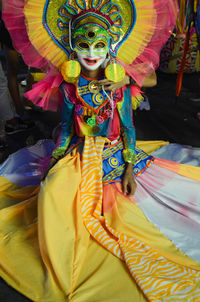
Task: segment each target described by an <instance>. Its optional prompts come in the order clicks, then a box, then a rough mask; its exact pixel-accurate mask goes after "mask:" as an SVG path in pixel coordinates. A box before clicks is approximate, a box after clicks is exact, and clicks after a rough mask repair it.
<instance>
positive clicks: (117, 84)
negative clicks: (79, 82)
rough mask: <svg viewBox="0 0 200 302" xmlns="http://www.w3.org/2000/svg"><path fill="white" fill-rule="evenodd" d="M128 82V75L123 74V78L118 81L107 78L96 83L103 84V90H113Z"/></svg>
mask: <svg viewBox="0 0 200 302" xmlns="http://www.w3.org/2000/svg"><path fill="white" fill-rule="evenodd" d="M129 83H130V78H129V76H128V75H125V77H124V79H123V80H122V81H120V82H113V81H109V80H107V79H104V80H101V81H98V84H99V85H101V86H104V88H105V90H107V91H111V92H114V91H115V90H117V89H119V88H122V87H123V86H125V85H128V84H129Z"/></svg>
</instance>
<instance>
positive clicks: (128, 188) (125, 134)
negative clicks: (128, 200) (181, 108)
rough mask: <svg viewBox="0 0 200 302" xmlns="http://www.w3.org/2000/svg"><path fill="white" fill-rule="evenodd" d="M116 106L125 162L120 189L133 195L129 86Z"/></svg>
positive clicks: (132, 151) (133, 141) (133, 155)
mask: <svg viewBox="0 0 200 302" xmlns="http://www.w3.org/2000/svg"><path fill="white" fill-rule="evenodd" d="M117 108H118V112H119V116H120V122H121V134H122V138H123V143H124V150H123V153H122V155H123V158H124V161H125V162H126V168H125V172H124V176H123V181H122V189H123V192H124V193H125V194H126V195H133V194H134V193H135V190H136V183H135V180H134V178H133V169H132V167H133V165H134V164H135V159H136V153H135V143H136V136H135V128H134V126H133V122H132V104H131V92H130V88H127V89H126V90H125V91H124V97H123V99H122V101H121V102H118V103H117Z"/></svg>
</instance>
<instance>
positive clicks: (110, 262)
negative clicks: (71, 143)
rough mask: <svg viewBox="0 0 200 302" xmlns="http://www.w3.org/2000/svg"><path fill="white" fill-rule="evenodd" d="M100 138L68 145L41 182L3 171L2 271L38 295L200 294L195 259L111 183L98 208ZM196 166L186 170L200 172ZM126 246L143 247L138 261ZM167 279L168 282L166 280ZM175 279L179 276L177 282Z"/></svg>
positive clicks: (84, 301)
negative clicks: (24, 181) (27, 182)
mask: <svg viewBox="0 0 200 302" xmlns="http://www.w3.org/2000/svg"><path fill="white" fill-rule="evenodd" d="M102 145H103V141H102V142H101V141H96V142H94V141H93V139H92V140H91V139H90V138H89V139H88V141H87V140H86V143H85V150H84V153H83V155H82V156H80V154H79V153H78V152H77V150H76V149H75V150H73V152H72V153H70V154H68V155H67V156H66V157H65V158H63V159H62V160H60V161H59V162H58V163H57V164H56V166H54V167H53V168H52V169H51V171H50V173H49V174H48V176H47V178H46V180H45V181H44V182H43V183H41V185H40V187H38V186H28V187H23V186H19V185H15V184H13V183H11V181H9V180H8V179H6V178H5V177H3V176H1V177H0V236H1V238H0V276H1V277H2V278H3V279H4V280H5V281H6V282H7V283H8V284H9V285H11V286H12V287H14V288H15V289H16V290H18V291H19V292H21V293H22V294H24V295H25V296H27V297H28V298H29V299H31V300H32V301H38V302H43V301H44V302H64V301H71V302H95V301H99V302H106V301H108V302H118V301H119V302H122V301H123V302H126V301H127V302H130V301H134V302H144V301H155V302H158V301H170V302H171V301H174V302H177V301H196V302H198V301H200V290H199V280H200V279H199V277H200V274H199V270H200V264H199V263H198V262H196V261H195V260H193V259H192V258H190V257H188V256H187V255H186V254H184V253H183V252H181V251H180V250H179V249H177V247H176V246H175V245H174V244H173V243H172V241H170V240H169V239H167V238H166V237H165V236H164V235H163V234H162V233H161V232H160V231H159V230H158V228H156V227H155V226H154V225H153V224H152V223H151V222H150V221H149V220H148V219H147V218H146V217H145V215H144V214H143V212H142V210H141V209H140V208H139V206H138V205H137V204H136V203H135V202H134V200H132V202H131V201H130V200H129V199H128V198H126V197H125V196H124V195H123V194H121V192H119V190H118V188H117V187H116V188H114V187H112V186H110V185H108V186H110V188H112V191H113V190H116V191H115V192H113V194H114V197H113V198H114V199H115V202H114V203H112V210H110V208H109V210H108V208H107V210H106V207H105V206H104V210H103V202H105V201H104V200H103V194H104V191H105V188H103V187H102V184H101V183H100V182H99V183H98V181H99V179H100V178H101V176H102V175H101V174H100V172H99V171H101V169H99V170H98V171H92V168H93V167H94V168H95V167H96V165H95V164H94V161H95V160H97V162H96V163H98V162H99V163H100V160H101V157H100V155H101V150H102V149H101V148H102ZM96 146H97V147H96ZM87 148H88V149H87ZM88 167H89V168H90V169H91V170H90V169H89V172H90V173H91V174H90V173H89V172H87V171H88ZM99 168H101V167H99ZM182 169H183V168H182ZM196 169H197V168H191V170H190V173H191V172H192V171H194V172H195V173H196V175H197V170H196ZM169 170H170V169H169ZM88 173H89V174H88ZM92 175H96V178H94V179H91V178H92ZM88 179H89V180H90V181H89V185H91V186H92V189H91V188H90V187H87V186H89V185H88ZM198 181H199V180H198ZM96 183H98V185H97V186H96V185H94V184H96ZM95 186H96V187H95ZM93 187H95V189H94V190H93ZM106 190H109V189H108V187H107V189H106ZM89 195H90V196H89ZM97 195H98V198H97ZM88 196H89V197H88ZM99 196H100V197H101V198H99ZM108 196H110V197H111V196H112V192H111V194H110V195H108ZM88 198H89V199H88ZM98 211H99V212H98ZM95 223H97V224H98V225H95ZM100 228H102V232H101V233H100V235H99V234H98V230H100ZM104 233H105V234H104ZM125 237H126V238H125ZM102 238H103V239H102ZM109 240H110V243H111V244H110V243H109ZM141 244H142V246H141ZM141 249H143V253H144V254H145V256H146V255H147V254H148V257H147V258H145V259H144V258H143V255H142V250H141ZM128 253H130V254H131V257H132V256H134V257H135V255H136V254H137V253H138V254H140V255H139V257H137V261H140V263H139V264H138V263H134V260H133V259H132V258H130V257H129V256H128ZM130 259H131V260H130ZM134 259H135V258H134ZM150 260H151V263H152V261H153V264H152V266H150ZM142 261H144V262H143V263H142ZM168 263H169V266H168ZM133 264H134V265H133ZM162 265H163V266H165V265H166V266H167V270H166V271H165V270H162V271H161V270H160V269H161V267H162ZM132 266H134V269H135V268H136V267H137V269H136V270H134V269H133V270H132ZM154 266H155V267H156V270H154V269H153V267H154ZM169 270H171V271H170V273H169ZM146 271H148V274H147V275H146V276H145V274H146ZM158 271H159V274H157V272H158ZM173 271H174V272H175V273H174V276H172V279H170V278H171V277H170V276H171V275H173V274H172V272H173ZM176 271H177V274H176ZM156 274H157V275H156ZM161 275H162V276H161ZM156 278H157V279H156ZM167 279H169V283H171V284H172V286H170V285H169V284H167V282H166V284H164V283H163V280H165V281H167ZM147 280H148V282H146V281H147ZM156 280H157V281H156ZM177 280H182V281H184V284H181V282H180V284H179V285H178V286H177V287H176V286H175V284H176V282H177ZM147 283H148V284H147ZM157 283H160V284H161V283H162V286H161V288H159V287H158V286H159V285H158V284H157ZM182 285H184V288H183V287H181V286H182ZM191 287H192V288H191ZM174 288H175V290H174ZM179 290H181V291H183V290H185V292H184V295H183V296H180V297H182V298H181V299H182V300H179V299H178V300H177V298H176V297H177V296H176V293H178V291H179ZM159 292H160V293H159ZM179 294H180V293H179ZM194 294H195V295H196V296H194ZM178 296H179V295H178ZM162 297H165V298H164V299H163V298H162ZM192 297H194V298H192Z"/></svg>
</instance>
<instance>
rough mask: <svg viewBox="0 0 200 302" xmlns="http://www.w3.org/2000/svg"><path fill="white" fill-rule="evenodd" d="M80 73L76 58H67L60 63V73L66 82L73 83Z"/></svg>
mask: <svg viewBox="0 0 200 302" xmlns="http://www.w3.org/2000/svg"><path fill="white" fill-rule="evenodd" d="M80 73H81V65H80V63H79V62H78V61H76V60H69V61H67V62H65V63H63V64H62V66H61V74H62V76H63V79H64V80H65V81H66V82H67V83H74V82H75V81H76V80H77V79H78V77H79V76H80Z"/></svg>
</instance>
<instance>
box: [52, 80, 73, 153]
mask: <svg viewBox="0 0 200 302" xmlns="http://www.w3.org/2000/svg"><path fill="white" fill-rule="evenodd" d="M60 90H61V92H62V95H63V99H64V101H63V104H62V108H61V115H62V116H61V118H62V120H61V133H60V135H59V138H58V141H57V144H56V148H55V149H54V151H53V153H52V155H53V157H54V158H59V157H62V156H63V155H64V153H65V151H66V150H67V148H68V146H69V143H70V141H71V138H72V136H73V134H74V123H73V117H74V104H73V103H72V102H71V101H70V99H69V97H68V96H67V95H66V94H65V92H64V88H63V86H61V87H60Z"/></svg>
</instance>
